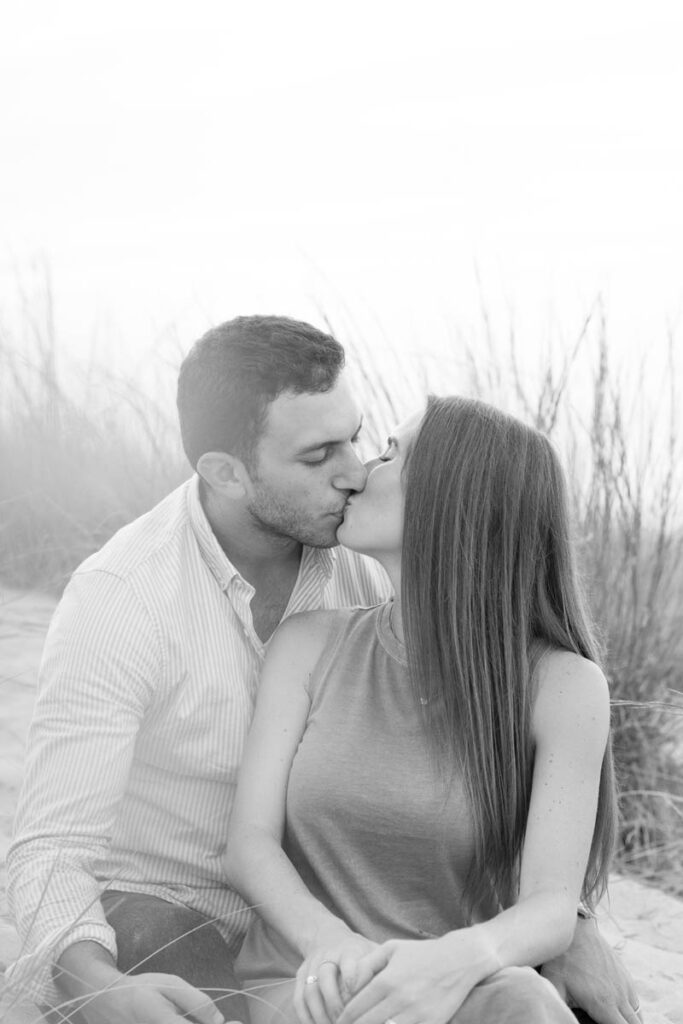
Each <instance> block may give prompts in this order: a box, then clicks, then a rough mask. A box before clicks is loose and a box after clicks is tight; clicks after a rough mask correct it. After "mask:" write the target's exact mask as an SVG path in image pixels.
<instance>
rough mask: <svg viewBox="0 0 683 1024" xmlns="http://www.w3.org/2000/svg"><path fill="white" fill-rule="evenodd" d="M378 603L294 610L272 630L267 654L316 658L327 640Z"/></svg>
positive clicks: (302, 658) (270, 656)
mask: <svg viewBox="0 0 683 1024" xmlns="http://www.w3.org/2000/svg"><path fill="white" fill-rule="evenodd" d="M381 607H382V606H381V605H375V606H372V607H370V608H366V607H364V608H334V609H316V610H315V611H306V612H297V613H296V614H294V615H290V616H288V617H287V618H286V619H285V620H284V622H282V623H281V624H280V625H279V626H278V628H277V629H276V630H275V632H274V633H273V636H272V637H271V640H270V642H269V644H268V656H269V658H271V659H272V657H274V656H276V657H282V656H283V655H285V654H289V655H291V656H295V657H296V658H297V660H298V661H299V662H301V661H307V662H309V661H311V660H312V661H317V660H318V658H319V657H320V655H321V654H322V653H323V651H324V650H326V649H327V648H328V647H329V646H330V644H333V643H335V641H336V639H337V637H339V636H340V634H342V633H343V632H344V631H345V630H346V628H348V626H349V625H351V623H353V622H354V621H355V620H356V619H358V618H360V617H362V616H366V615H373V614H377V612H378V610H379V609H380V608H381Z"/></svg>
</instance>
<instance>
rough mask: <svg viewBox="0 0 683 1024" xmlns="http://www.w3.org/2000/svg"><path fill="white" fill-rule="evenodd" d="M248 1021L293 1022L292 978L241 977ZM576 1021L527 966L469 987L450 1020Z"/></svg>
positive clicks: (501, 1023)
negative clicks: (242, 978)
mask: <svg viewBox="0 0 683 1024" xmlns="http://www.w3.org/2000/svg"><path fill="white" fill-rule="evenodd" d="M243 992H244V995H245V997H246V1001H247V1006H248V1008H249V1015H250V1018H251V1024H284V1022H285V1021H286V1022H291V1024H295V1021H296V1017H295V1014H294V1007H293V1002H292V999H293V995H294V979H293V978H261V979H259V980H258V981H248V980H247V981H245V982H244V984H243ZM482 1021H496V1024H576V1019H575V1017H574V1015H573V1013H572V1011H571V1010H570V1009H569V1008H568V1007H567V1006H566V1004H565V1003H564V1002H563V1001H562V999H561V998H560V997H559V995H558V994H557V992H556V991H555V989H554V988H553V986H552V985H551V984H550V982H549V981H546V980H545V979H544V978H542V977H541V976H540V975H539V974H538V973H537V972H536V971H534V970H533V969H532V968H530V967H510V968H506V969H505V970H502V971H498V972H497V973H496V974H494V975H492V976H491V977H490V978H487V979H486V980H485V981H484V982H482V983H481V984H480V985H477V986H476V988H474V989H472V992H471V993H470V994H469V996H468V997H467V999H466V1000H465V1002H464V1003H463V1005H462V1006H461V1007H460V1009H459V1010H458V1012H457V1013H456V1015H455V1017H454V1018H453V1024H481V1022H482Z"/></svg>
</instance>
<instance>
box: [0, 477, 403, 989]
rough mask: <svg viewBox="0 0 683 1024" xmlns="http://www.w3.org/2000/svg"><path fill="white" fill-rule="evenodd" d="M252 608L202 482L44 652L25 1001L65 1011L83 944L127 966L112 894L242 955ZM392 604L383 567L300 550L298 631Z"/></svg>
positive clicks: (87, 575)
mask: <svg viewBox="0 0 683 1024" xmlns="http://www.w3.org/2000/svg"><path fill="white" fill-rule="evenodd" d="M253 593H254V589H253V587H252V586H251V585H250V584H249V583H247V581H246V580H245V579H244V578H243V577H242V576H241V575H240V574H239V572H238V571H237V570H236V569H235V567H234V566H233V565H232V564H231V562H230V561H229V559H228V558H227V557H226V555H225V553H224V552H223V550H222V548H221V547H220V545H219V543H218V541H217V540H216V537H215V535H214V534H213V532H212V530H211V527H210V526H209V523H208V521H207V519H206V516H205V514H204V510H203V508H202V505H201V502H200V499H199V489H198V480H197V478H196V477H194V478H193V479H192V480H190V481H188V483H187V484H184V485H183V486H182V487H180V488H178V490H176V491H174V492H173V493H172V494H171V495H169V496H168V498H166V499H165V500H164V501H162V502H161V503H160V504H159V505H157V506H156V508H154V509H152V511H151V512H149V513H147V515H145V516H142V517H141V518H140V519H137V520H136V521H135V522H134V523H131V524H130V525H129V526H127V527H125V528H124V529H122V530H120V531H119V533H117V534H116V536H115V537H113V538H112V539H111V540H110V541H109V542H108V544H106V545H105V547H104V548H102V550H101V551H99V552H97V553H96V554H95V555H93V556H92V557H91V558H89V559H88V560H87V561H86V562H84V563H83V565H81V566H80V568H79V569H78V570H77V571H76V573H75V574H74V576H73V578H72V580H71V582H70V584H69V586H68V587H67V589H66V591H65V593H64V596H63V598H62V601H61V602H60V604H59V606H58V608H57V611H56V613H55V616H54V619H53V621H52V624H51V626H50V630H49V633H48V636H47V640H46V645H45V651H44V655H43V661H42V665H41V673H40V681H39V689H38V699H37V705H36V711H35V716H34V720H33V723H32V726H31V732H30V735H29V743H28V760H27V770H26V777H25V782H24V787H23V790H22V794H21V797H20V801H19V810H18V814H17V821H16V828H15V839H14V843H13V845H12V847H11V849H10V854H9V857H8V875H9V899H10V906H11V909H12V911H13V913H14V917H15V920H16V922H17V926H18V929H19V933H20V937H21V940H22V950H21V953H20V955H19V957H18V959H17V960H16V961H15V963H14V964H13V965H12V966H11V967H10V968H9V970H8V974H7V978H8V983H9V985H10V986H11V987H12V988H14V989H15V990H20V991H22V992H23V993H24V994H25V995H27V996H28V997H30V998H34V999H35V1000H36V1001H40V1000H44V999H46V998H47V999H50V998H53V997H54V995H55V993H54V990H53V988H52V983H51V969H52V965H53V964H54V963H55V961H56V960H57V959H58V958H59V956H60V955H61V953H62V952H63V951H64V949H65V948H66V947H67V946H69V945H71V944H72V943H74V942H77V941H81V940H91V941H95V942H98V943H100V944H101V945H102V946H104V947H105V948H106V949H107V950H109V951H110V952H111V954H112V955H113V956H114V957H115V956H116V942H115V936H114V933H113V930H112V929H111V928H110V927H109V925H108V924H107V922H106V920H105V918H104V915H103V913H102V908H101V905H100V901H99V897H100V894H101V891H102V889H103V886H105V885H107V884H110V885H111V886H112V887H113V888H116V889H124V890H127V891H131V892H143V893H150V894H152V895H154V896H160V897H162V898H165V899H168V900H171V901H174V902H178V903H182V904H184V905H186V906H189V907H192V908H194V909H196V910H199V911H201V912H202V913H204V914H206V915H207V916H208V917H210V918H212V919H215V921H216V925H217V927H218V928H219V930H220V931H221V933H222V935H223V936H224V938H225V939H226V941H227V942H228V944H229V946H230V947H231V948H232V949H233V950H236V949H237V948H238V947H239V944H240V942H241V938H242V935H243V933H244V930H245V928H246V925H247V916H248V912H247V911H246V910H245V905H244V904H243V902H242V901H241V899H240V898H239V896H237V894H236V893H234V892H233V891H231V890H230V889H228V888H227V887H226V885H225V881H224V877H223V870H222V855H223V853H224V850H225V845H226V829H227V824H228V818H229V815H230V809H231V806H232V801H233V795H234V789H235V783H236V779H237V771H238V768H239V764H240V760H241V757H242V749H243V745H244V740H245V736H246V733H247V729H248V727H249V723H250V720H251V716H252V711H253V707H254V701H255V697H256V691H257V687H258V679H259V671H260V668H261V665H262V662H263V658H264V655H265V651H266V645H264V644H263V643H262V642H261V640H260V639H259V637H258V636H257V634H256V632H255V630H254V624H253V621H252V616H251V609H250V601H251V598H252V596H253ZM388 595H389V584H388V581H387V579H386V577H385V576H384V574H383V572H382V570H381V569H380V568H379V566H377V565H376V564H375V563H372V562H370V561H368V560H366V559H363V558H362V557H360V556H357V555H354V554H353V553H351V552H349V551H346V550H344V549H341V548H336V549H327V550H316V549H313V548H304V550H303V555H302V559H301V567H300V570H299V575H298V579H297V581H296V584H295V587H294V590H293V591H292V595H291V598H290V601H289V604H288V606H287V610H286V612H285V615H291V614H293V613H294V612H298V611H304V610H307V609H312V608H336V607H343V606H352V605H371V604H375V603H377V602H378V601H381V600H384V599H385V598H386V597H387V596H388Z"/></svg>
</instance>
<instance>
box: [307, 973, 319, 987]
mask: <svg viewBox="0 0 683 1024" xmlns="http://www.w3.org/2000/svg"><path fill="white" fill-rule="evenodd" d="M317 980H318V975H317V974H309V975H308V977H307V978H306V984H307V985H315V983H316V981H317Z"/></svg>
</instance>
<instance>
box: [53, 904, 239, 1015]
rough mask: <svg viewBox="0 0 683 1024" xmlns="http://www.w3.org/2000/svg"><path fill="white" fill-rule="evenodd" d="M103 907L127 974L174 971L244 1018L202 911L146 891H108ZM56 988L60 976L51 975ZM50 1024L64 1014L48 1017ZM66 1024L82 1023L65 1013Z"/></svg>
mask: <svg viewBox="0 0 683 1024" xmlns="http://www.w3.org/2000/svg"><path fill="white" fill-rule="evenodd" d="M102 906H103V908H104V912H105V914H106V917H107V920H108V921H109V924H110V925H111V926H112V928H113V929H114V931H115V933H116V946H117V952H118V956H117V967H118V968H119V970H120V971H123V972H124V973H126V974H146V973H153V974H174V975H176V976H177V977H179V978H182V979H183V981H186V982H188V984H190V985H193V986H194V987H195V988H198V989H200V990H201V991H202V992H205V993H206V994H207V995H208V996H210V997H211V999H213V1001H214V1003H215V1004H216V1006H217V1007H218V1009H219V1010H220V1012H221V1013H222V1014H223V1017H224V1018H225V1020H226V1021H245V1022H248V1020H249V1018H248V1016H247V1012H246V1008H245V1003H244V998H243V996H242V995H241V994H240V993H239V992H236V991H235V990H236V989H239V985H238V983H237V981H236V980H235V975H234V972H233V962H234V957H233V955H232V954H231V953H230V951H229V949H228V947H227V945H226V943H225V941H224V939H223V937H222V935H221V934H220V932H219V931H218V929H217V928H216V927H215V926H214V925H213V924H212V923H211V922H210V920H209V919H208V918H207V917H205V916H204V915H203V914H200V913H199V912H198V911H196V910H190V909H189V908H188V907H183V906H179V905H178V904H176V903H169V902H168V901H167V900H162V899H159V898H158V897H157V896H148V895H147V894H145V893H131V892H119V891H115V890H112V889H108V890H107V891H106V892H105V893H103V895H102ZM55 980H56V984H57V988H59V979H58V978H57V979H55ZM46 1019H47V1020H48V1021H49V1022H50V1024H59V1022H60V1020H63V1017H62V1016H61V1015H60V1014H59V1013H58V1012H55V1011H52V1012H51V1013H49V1014H47V1015H46ZM68 1021H69V1024H84V1019H83V1017H82V1015H80V1014H78V1013H74V1012H73V1011H72V1012H71V1013H69V1016H68Z"/></svg>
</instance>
